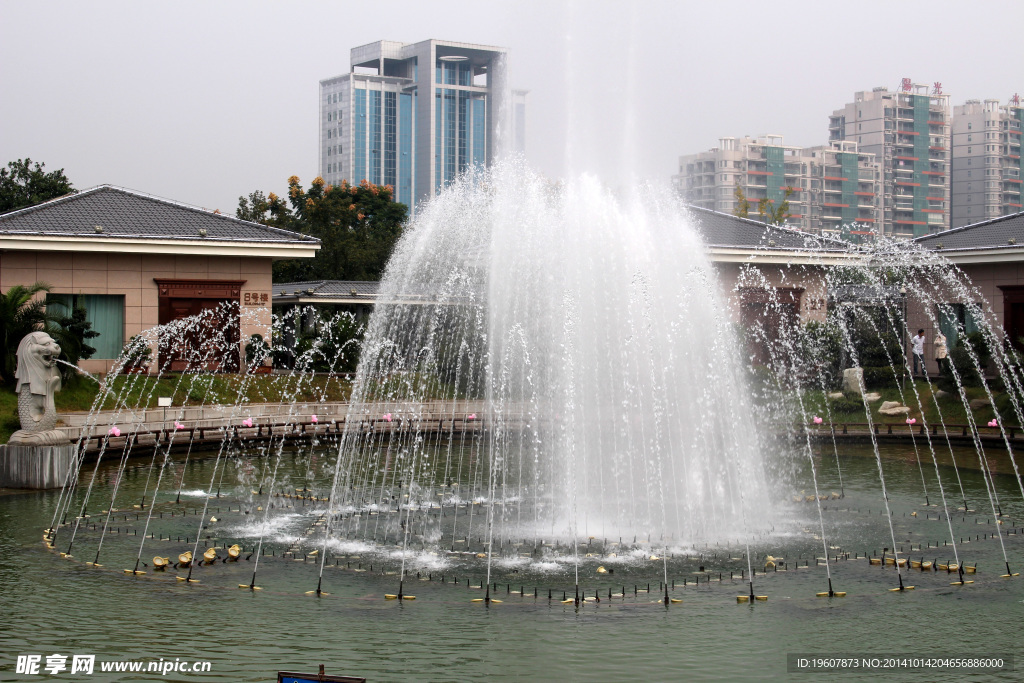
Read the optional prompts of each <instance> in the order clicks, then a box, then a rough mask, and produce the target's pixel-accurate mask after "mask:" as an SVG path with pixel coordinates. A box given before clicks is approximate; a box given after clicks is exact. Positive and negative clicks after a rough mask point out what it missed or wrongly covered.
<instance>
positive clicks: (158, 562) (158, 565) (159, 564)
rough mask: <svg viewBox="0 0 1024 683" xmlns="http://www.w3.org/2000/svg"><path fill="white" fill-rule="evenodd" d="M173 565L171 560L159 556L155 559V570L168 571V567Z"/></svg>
mask: <svg viewBox="0 0 1024 683" xmlns="http://www.w3.org/2000/svg"><path fill="white" fill-rule="evenodd" d="M170 563H171V558H169V557H160V556H159V555H157V556H156V557H154V558H153V569H167V566H168V565H169V564H170Z"/></svg>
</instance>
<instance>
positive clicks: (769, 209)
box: [737, 187, 793, 225]
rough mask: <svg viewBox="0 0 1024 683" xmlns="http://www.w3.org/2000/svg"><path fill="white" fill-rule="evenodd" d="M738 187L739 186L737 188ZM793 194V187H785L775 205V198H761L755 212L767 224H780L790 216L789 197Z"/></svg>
mask: <svg viewBox="0 0 1024 683" xmlns="http://www.w3.org/2000/svg"><path fill="white" fill-rule="evenodd" d="M737 189H739V188H737ZM791 196H793V188H790V187H787V188H786V191H785V194H784V195H783V197H782V201H781V202H779V205H778V206H775V200H773V199H767V198H763V199H761V201H759V202H758V203H757V213H758V215H759V216H760V217H761V220H762V221H764V222H765V223H767V224H768V225H782V224H783V223H785V222H786V219H787V218H789V217H790V215H791V214H790V213H789V198H790V197H791Z"/></svg>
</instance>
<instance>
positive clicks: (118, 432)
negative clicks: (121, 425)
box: [107, 425, 121, 436]
mask: <svg viewBox="0 0 1024 683" xmlns="http://www.w3.org/2000/svg"><path fill="white" fill-rule="evenodd" d="M107 435H108V436H121V430H120V429H118V428H117V425H114V426H113V427H111V428H110V431H109V432H107Z"/></svg>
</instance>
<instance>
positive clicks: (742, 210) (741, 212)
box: [732, 185, 750, 218]
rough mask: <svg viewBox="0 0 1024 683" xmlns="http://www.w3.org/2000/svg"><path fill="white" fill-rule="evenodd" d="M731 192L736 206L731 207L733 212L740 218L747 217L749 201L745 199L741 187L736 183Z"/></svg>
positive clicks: (748, 214) (748, 215)
mask: <svg viewBox="0 0 1024 683" xmlns="http://www.w3.org/2000/svg"><path fill="white" fill-rule="evenodd" d="M732 194H733V196H734V197H736V208H735V209H733V214H734V215H736V216H739V217H740V218H749V217H750V201H749V200H748V199H747V197H746V195H744V194H743V188H741V187H740V186H739V185H737V186H736V189H735V190H734V191H733V193H732Z"/></svg>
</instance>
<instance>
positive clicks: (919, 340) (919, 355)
mask: <svg viewBox="0 0 1024 683" xmlns="http://www.w3.org/2000/svg"><path fill="white" fill-rule="evenodd" d="M910 352H911V354H912V355H913V356H914V376H915V377H917V365H918V363H920V364H921V374H922V375H925V374H927V372H928V371H927V369H926V368H925V365H924V330H918V331H917V334H915V335H914V336H913V337H911V338H910Z"/></svg>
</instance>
